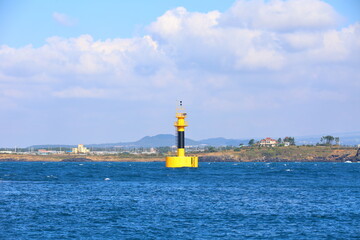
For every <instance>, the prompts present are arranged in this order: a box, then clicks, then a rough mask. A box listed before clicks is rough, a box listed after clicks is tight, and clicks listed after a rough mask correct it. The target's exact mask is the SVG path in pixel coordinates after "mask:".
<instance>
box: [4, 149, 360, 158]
mask: <svg viewBox="0 0 360 240" xmlns="http://www.w3.org/2000/svg"><path fill="white" fill-rule="evenodd" d="M357 151H358V149H357V148H355V147H343V146H288V147H254V146H252V147H242V148H236V149H230V150H219V151H207V152H201V153H199V152H190V151H189V152H188V153H187V154H188V155H196V156H198V157H199V162H346V161H351V162H360V156H357ZM172 154H174V153H172ZM167 155H171V154H151V155H149V154H138V155H124V154H117V155H114V154H112V155H92V154H86V155H79V154H56V155H24V154H13V153H11V154H6V153H4V154H0V162H164V161H165V157H166V156H167Z"/></svg>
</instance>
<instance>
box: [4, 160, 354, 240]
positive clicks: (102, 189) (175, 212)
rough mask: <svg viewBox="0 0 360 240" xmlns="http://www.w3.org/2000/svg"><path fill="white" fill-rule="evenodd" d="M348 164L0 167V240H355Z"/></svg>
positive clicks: (7, 164)
mask: <svg viewBox="0 0 360 240" xmlns="http://www.w3.org/2000/svg"><path fill="white" fill-rule="evenodd" d="M359 238H360V164H358V163H200V164H199V168H181V169H167V168H165V167H164V163H108V162H102V163H93V162H90V163H89V162H86V163H85V162H84V163H51V162H35V163H29V162H2V163H0V239H359Z"/></svg>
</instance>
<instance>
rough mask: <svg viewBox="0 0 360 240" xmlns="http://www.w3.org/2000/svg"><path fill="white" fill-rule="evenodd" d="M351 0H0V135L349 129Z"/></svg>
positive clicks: (61, 140) (1, 142) (355, 43)
mask: <svg viewBox="0 0 360 240" xmlns="http://www.w3.org/2000/svg"><path fill="white" fill-rule="evenodd" d="M359 18H360V1H357V0H348V1H335V0H327V1H320V0H289V1H280V0H277V1H275V0H274V1H261V0H251V1H241V0H240V1H229V0H222V1H215V0H206V1H205V0H202V1H180V0H177V1H176V0H173V1H145V0H142V1H140V0H138V1H66V0H65V1H36V0H34V1H20V0H19V1H0V112H1V118H0V131H1V133H2V134H1V138H0V146H3V147H13V146H28V145H32V144H46V143H53V144H56V143H58V144H77V143H85V144H86V143H103V142H119V141H131V140H137V139H138V138H141V137H143V136H145V135H155V134H159V133H173V131H174V129H173V126H172V122H173V120H174V119H173V118H174V109H175V105H176V101H177V100H183V101H184V103H185V105H186V107H187V109H188V112H189V119H188V120H189V122H190V127H189V129H188V132H187V136H188V137H190V138H193V139H203V138H208V137H219V136H222V137H227V138H250V137H267V136H269V137H284V136H287V135H291V136H303V135H312V134H327V133H336V132H351V131H359V130H360V129H359V125H358V123H357V121H356V119H358V118H359V117H360V111H357V109H358V106H359V104H360V97H359V94H358V93H359V89H360V70H359V69H358V66H359V63H360V59H359V56H360V40H359V39H360V24H359V22H360V20H359Z"/></svg>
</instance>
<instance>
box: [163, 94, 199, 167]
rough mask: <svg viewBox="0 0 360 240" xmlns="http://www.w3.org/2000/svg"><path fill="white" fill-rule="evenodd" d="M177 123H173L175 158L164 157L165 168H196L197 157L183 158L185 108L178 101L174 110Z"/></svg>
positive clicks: (185, 123) (185, 125)
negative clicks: (177, 105)
mask: <svg viewBox="0 0 360 240" xmlns="http://www.w3.org/2000/svg"><path fill="white" fill-rule="evenodd" d="M176 118H177V121H176V122H175V123H174V125H175V127H176V129H177V156H173V157H170V156H169V157H166V167H171V168H180V167H198V157H195V156H185V127H187V126H188V123H187V122H186V121H185V118H186V113H185V108H184V107H183V106H182V101H180V105H179V107H177V108H176Z"/></svg>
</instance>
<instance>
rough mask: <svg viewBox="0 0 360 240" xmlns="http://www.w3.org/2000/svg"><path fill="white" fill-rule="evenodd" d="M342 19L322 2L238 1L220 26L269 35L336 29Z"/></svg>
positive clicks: (294, 0)
mask: <svg viewBox="0 0 360 240" xmlns="http://www.w3.org/2000/svg"><path fill="white" fill-rule="evenodd" d="M339 19H340V16H339V15H338V14H337V13H336V12H335V10H334V9H333V8H332V7H331V6H330V5H329V4H327V3H325V2H323V1H320V0H289V1H282V0H271V1H269V2H264V1H263V0H254V1H245V0H239V1H237V2H236V3H235V4H234V5H233V6H232V7H231V8H230V9H229V10H228V11H227V12H225V13H224V14H223V15H222V17H221V19H220V23H221V24H222V25H224V26H229V27H240V28H248V29H254V28H255V29H262V30H270V31H293V30H317V29H324V28H325V29H328V28H332V27H336V25H337V22H338V21H339Z"/></svg>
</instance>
